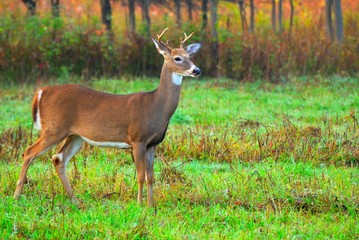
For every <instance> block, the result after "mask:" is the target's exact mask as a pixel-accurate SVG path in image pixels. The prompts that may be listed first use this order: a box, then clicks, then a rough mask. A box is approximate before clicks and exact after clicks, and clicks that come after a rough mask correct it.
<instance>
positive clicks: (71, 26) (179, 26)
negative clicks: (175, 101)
mask: <svg viewBox="0 0 359 240" xmlns="http://www.w3.org/2000/svg"><path fill="white" fill-rule="evenodd" d="M358 25H359V2H357V1H356V0H318V1H312V0H301V1H300V0H233V1H218V0H185V1H179V0H173V1H170V0H136V1H133V0H36V1H35V0H22V1H14V0H2V1H1V2H0V72H1V73H0V80H1V81H7V82H24V81H37V80H39V79H44V78H51V77H69V76H71V75H78V76H81V77H82V78H84V79H90V78H91V77H102V76H104V77H119V76H124V75H146V76H158V75H159V73H160V68H161V66H162V62H163V60H162V57H161V56H160V55H159V54H158V53H157V51H156V49H155V47H154V46H153V43H152V41H151V37H155V36H156V33H160V32H161V31H162V30H163V29H164V28H166V27H169V31H168V32H167V33H166V35H165V36H164V39H169V40H170V45H172V46H175V47H177V46H179V38H180V37H181V36H182V35H183V32H187V33H190V32H192V31H194V32H195V33H196V34H195V35H194V36H193V37H192V39H191V41H199V42H202V44H203V48H202V50H201V52H200V54H198V55H197V56H196V57H195V63H196V64H197V65H198V66H199V67H200V68H201V69H202V72H203V73H204V74H205V75H206V76H212V77H219V76H221V77H228V78H232V79H235V80H249V81H251V80H254V79H267V80H269V81H272V82H279V81H285V80H286V79H287V78H288V76H291V75H313V74H323V75H331V74H340V75H355V74H357V73H358V70H359V26H358Z"/></svg>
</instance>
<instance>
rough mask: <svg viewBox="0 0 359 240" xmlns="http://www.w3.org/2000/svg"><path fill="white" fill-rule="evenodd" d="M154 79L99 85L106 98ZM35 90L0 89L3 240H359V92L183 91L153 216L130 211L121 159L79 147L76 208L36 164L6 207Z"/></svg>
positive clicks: (126, 157)
mask: <svg viewBox="0 0 359 240" xmlns="http://www.w3.org/2000/svg"><path fill="white" fill-rule="evenodd" d="M157 84H158V82H157V80H153V79H144V80H143V79H137V80H136V81H119V80H99V81H94V82H92V83H91V84H90V85H91V86H92V87H94V88H96V89H99V90H104V91H107V92H112V93H126V92H133V91H144V90H152V89H154V88H155V87H156V85H157ZM35 89H36V86H35V85H21V86H2V87H1V89H0V106H1V108H0V186H1V187H0V196H1V199H2V204H1V205H0V236H2V238H4V239H8V238H12V239H17V238H35V239H44V238H51V239H61V238H66V239H93V238H97V239H103V238H107V239H109V238H131V239H132V238H149V239H209V238H211V239H254V238H255V239H258V238H262V239H268V238H270V239H358V238H359V224H358V222H359V217H358V214H359V168H358V167H359V126H358V124H359V121H358V114H359V112H358V110H359V92H358V89H359V82H358V79H354V78H352V79H350V78H339V77H337V78H330V79H322V78H320V77H317V78H314V77H313V78H300V79H293V80H292V81H291V82H289V83H285V84H278V85H273V84H269V83H266V82H255V83H236V82H233V81H227V80H220V81H214V80H209V79H207V80H200V81H198V80H185V81H184V84H183V91H182V96H181V101H180V105H179V108H178V109H177V111H176V113H175V115H174V117H173V119H172V121H171V124H170V126H169V129H168V133H167V136H166V138H165V140H164V142H163V143H162V144H161V145H160V146H158V148H157V154H156V156H157V157H156V163H155V178H156V184H155V189H154V191H155V193H154V196H155V201H156V207H155V208H153V209H148V208H147V207H144V206H138V205H137V204H136V191H137V183H136V180H135V179H136V178H135V167H134V164H133V163H132V159H131V154H130V152H129V151H123V150H117V149H106V148H95V147H91V146H88V145H85V146H84V148H83V149H82V151H81V152H80V153H79V154H77V155H76V156H75V158H74V159H73V160H72V161H71V162H70V164H69V166H68V168H67V173H68V176H69V179H70V182H71V183H72V185H73V187H74V189H75V192H76V194H77V196H78V197H79V199H80V200H81V201H82V202H83V204H84V208H83V209H77V208H76V207H75V206H74V205H72V204H71V203H70V200H69V199H68V198H67V196H66V195H65V193H64V191H63V189H62V185H61V183H60V182H59V180H58V179H57V177H56V173H55V170H54V168H53V166H52V163H51V162H50V160H49V159H50V156H51V155H52V154H54V153H55V150H56V149H53V150H51V151H49V153H47V154H45V155H44V156H42V157H41V158H39V159H37V160H36V161H35V162H34V163H33V164H32V166H31V167H30V169H29V172H28V183H27V184H26V186H25V188H24V195H23V196H22V197H21V199H20V200H19V201H15V200H13V198H12V195H13V191H14V190H15V185H16V181H17V178H18V174H19V171H20V168H21V162H22V161H21V154H22V152H23V151H24V149H25V147H26V146H27V145H28V144H30V142H32V141H33V140H34V139H35V138H36V136H37V133H36V132H35V130H34V131H31V126H32V123H31V113H30V103H31V99H32V96H33V94H34V92H35Z"/></svg>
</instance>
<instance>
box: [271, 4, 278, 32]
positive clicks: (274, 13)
mask: <svg viewBox="0 0 359 240" xmlns="http://www.w3.org/2000/svg"><path fill="white" fill-rule="evenodd" d="M276 15H277V14H276V4H275V0H272V29H273V31H274V32H275V31H277V21H276Z"/></svg>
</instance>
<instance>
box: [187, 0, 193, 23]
mask: <svg viewBox="0 0 359 240" xmlns="http://www.w3.org/2000/svg"><path fill="white" fill-rule="evenodd" d="M192 8H193V3H192V0H187V10H188V20H189V21H190V22H192Z"/></svg>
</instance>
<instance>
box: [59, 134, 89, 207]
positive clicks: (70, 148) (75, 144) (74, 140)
mask: <svg viewBox="0 0 359 240" xmlns="http://www.w3.org/2000/svg"><path fill="white" fill-rule="evenodd" d="M83 142H84V140H83V139H82V138H80V137H79V136H69V137H67V138H66V140H65V142H64V144H63V145H62V147H61V149H60V150H59V151H58V153H57V154H55V155H53V156H52V163H53V164H54V166H55V168H56V172H57V175H58V177H59V178H60V181H61V183H62V186H63V187H64V189H65V191H66V193H67V195H68V196H69V197H70V199H71V202H73V203H74V204H76V205H77V206H79V205H80V201H79V200H78V199H77V197H76V196H75V194H74V191H73V190H72V188H71V185H70V183H69V180H68V178H67V176H66V165H67V163H68V162H69V161H70V159H71V158H72V157H73V156H74V155H75V154H76V153H77V152H78V151H79V150H80V149H81V146H82V144H83Z"/></svg>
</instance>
